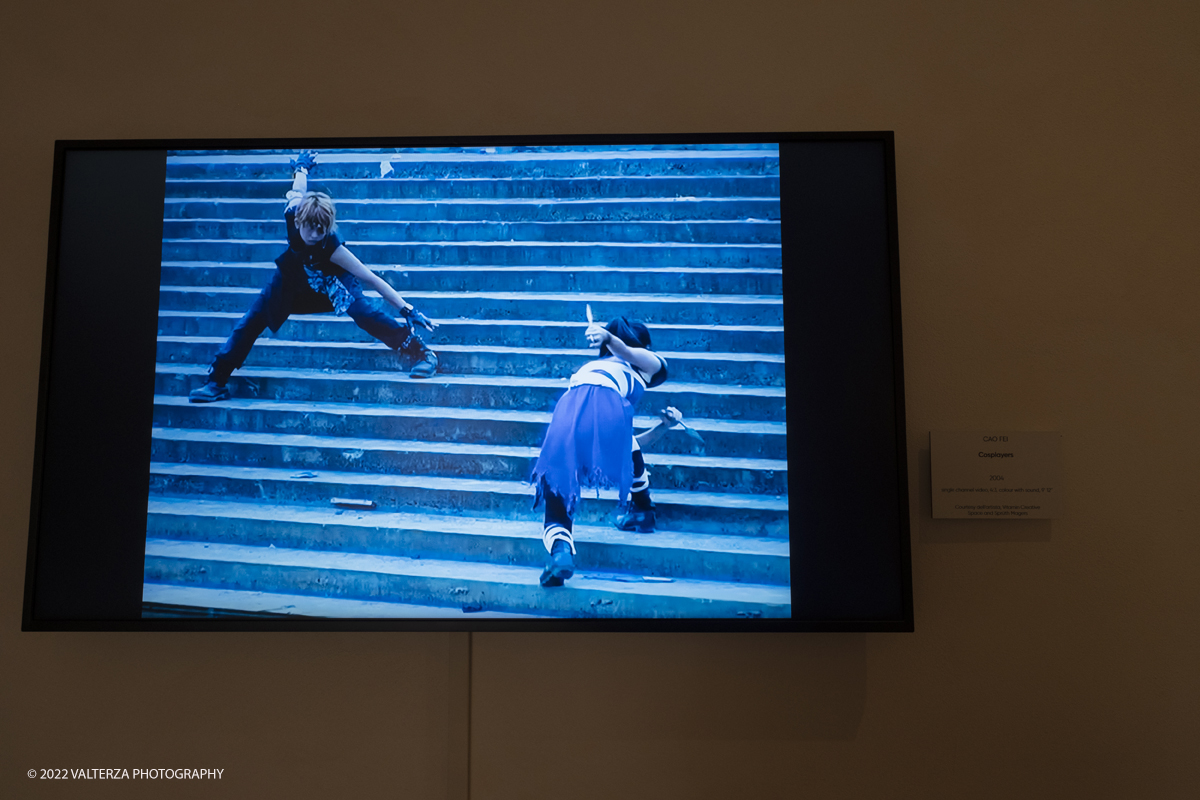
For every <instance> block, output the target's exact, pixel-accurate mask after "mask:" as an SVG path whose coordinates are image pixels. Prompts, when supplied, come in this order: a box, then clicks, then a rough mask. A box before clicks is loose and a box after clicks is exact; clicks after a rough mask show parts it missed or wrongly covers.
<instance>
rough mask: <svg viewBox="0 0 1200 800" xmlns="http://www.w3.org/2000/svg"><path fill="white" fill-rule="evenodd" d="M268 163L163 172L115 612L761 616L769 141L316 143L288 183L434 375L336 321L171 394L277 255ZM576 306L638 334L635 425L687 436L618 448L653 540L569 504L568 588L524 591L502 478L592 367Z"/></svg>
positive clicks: (772, 190) (520, 466) (776, 287)
mask: <svg viewBox="0 0 1200 800" xmlns="http://www.w3.org/2000/svg"><path fill="white" fill-rule="evenodd" d="M295 156H296V153H295V152H287V153H284V152H279V151H236V152H235V151H228V152H226V151H175V152H172V153H171V154H170V156H169V157H168V164H167V187H166V201H165V208H164V227H163V248H162V259H163V260H162V278H161V289H160V298H159V329H158V350H157V364H156V377H155V396H154V421H153V426H154V427H153V435H152V453H151V462H152V463H151V469H150V476H151V477H150V496H149V507H148V518H147V539H146V560H145V576H144V585H143V613H144V615H146V616H191V615H222V614H226V613H229V614H233V615H273V614H288V615H295V616H312V617H344V618H391V617H416V618H448V619H465V618H477V617H590V618H594V617H600V618H739V617H740V618H759V617H762V618H768V617H787V616H790V613H791V591H790V567H789V563H790V562H789V539H788V494H787V493H788V487H787V475H788V473H787V449H786V430H787V426H786V403H785V382H784V350H783V320H784V313H783V291H782V280H783V275H782V261H781V249H780V222H779V216H780V213H779V210H780V203H779V155H778V148H777V147H776V146H775V145H769V144H768V145H745V144H735V145H697V146H633V147H620V148H618V147H606V146H579V147H544V148H534V147H523V148H515V147H514V148H502V147H498V148H440V149H421V150H415V149H409V150H395V149H393V150H336V151H330V152H321V153H320V154H319V155H318V157H317V166H316V168H315V169H314V170H313V173H312V175H311V177H310V178H309V188H310V189H313V190H319V191H324V192H327V193H329V194H330V195H331V196H332V197H333V199H334V201H335V202H336V206H337V220H338V233H339V235H340V236H341V238H342V240H343V241H344V242H345V244H346V246H347V247H348V248H349V249H350V250H351V252H353V253H354V254H355V255H356V256H358V258H359V259H361V260H362V262H363V263H364V264H366V266H368V267H369V268H370V269H371V270H373V271H374V272H375V273H376V274H378V275H380V276H381V277H382V278H383V279H384V280H386V281H388V282H389V283H390V284H391V285H392V286H393V287H394V288H395V289H396V290H397V291H398V292H399V293H400V294H401V295H402V296H403V297H404V298H405V299H406V300H407V301H408V302H410V303H412V304H414V305H415V306H416V307H417V308H418V309H419V310H421V311H423V312H424V313H426V314H427V315H428V316H429V317H431V318H433V319H434V320H435V321H436V322H438V323H439V327H438V328H437V329H436V330H435V331H433V332H432V333H429V332H424V331H422V334H421V335H422V338H424V340H425V341H426V342H427V343H428V345H429V346H430V347H432V348H433V349H434V350H435V351H436V352H437V354H438V356H439V358H440V366H439V368H438V372H437V374H436V375H434V376H433V377H432V378H429V379H425V380H417V379H413V378H410V377H409V375H408V372H407V370H406V369H405V368H403V367H402V366H401V364H400V363H399V361H398V360H397V357H396V354H395V353H394V352H393V351H391V350H389V349H388V348H387V347H385V346H384V345H382V344H381V343H379V342H377V341H375V340H374V339H372V338H371V337H370V336H368V335H367V334H366V333H364V332H363V331H362V330H360V329H359V328H358V327H357V326H356V325H355V324H354V323H353V321H351V320H350V319H349V317H346V316H340V317H339V316H335V315H334V314H332V313H328V314H314V315H293V316H292V317H291V318H290V319H289V321H288V322H287V323H285V324H284V326H283V327H282V328H280V330H279V331H278V333H277V334H272V333H271V331H270V330H267V332H266V333H264V334H263V336H262V337H260V338H259V340H258V342H257V344H256V345H255V346H254V348H253V350H252V351H251V353H250V356H249V358H248V360H247V361H246V363H245V365H244V366H243V367H242V368H241V369H240V370H238V371H236V372H235V373H234V374H233V378H232V380H231V381H230V383H229V386H230V388H231V389H232V392H233V396H232V398H231V399H228V400H224V401H221V402H214V403H205V404H200V403H190V402H189V398H188V393H189V391H191V390H192V389H195V388H197V387H199V386H202V385H203V384H204V382H205V380H206V376H207V373H208V369H209V365H210V364H211V362H212V359H213V356H214V354H215V353H216V351H217V349H218V347H220V345H221V344H222V342H224V340H225V338H226V337H227V336H228V335H229V333H230V331H231V330H232V329H233V326H234V324H235V323H236V322H237V320H238V319H239V318H240V317H241V316H242V315H243V314H244V313H245V312H246V310H247V309H248V308H249V307H250V304H251V302H252V301H253V300H254V299H255V297H256V296H257V294H258V292H259V291H260V290H261V289H262V287H263V286H265V285H266V284H267V283H268V282H269V280H270V279H271V277H272V274H273V272H274V270H275V264H274V259H275V258H276V257H277V256H278V255H279V254H280V253H282V252H283V251H284V250H285V249H286V247H287V244H286V237H285V228H284V221H283V210H284V204H285V200H284V194H285V193H286V192H287V191H288V190H289V189H290V188H291V185H292V173H291V169H290V167H289V165H288V164H289V159H290V158H294V157H295ZM367 295H368V297H369V298H373V299H374V300H375V302H377V303H379V305H380V307H381V308H383V309H385V310H387V311H389V312H390V313H395V309H393V308H392V307H391V306H388V305H387V304H386V303H384V302H383V301H382V300H381V299H380V298H379V297H378V295H375V294H374V293H372V292H368V293H367ZM588 306H590V308H591V310H592V312H593V314H594V316H595V318H596V319H597V320H598V321H607V320H609V319H612V318H614V317H616V316H618V315H625V316H627V317H630V318H636V319H640V320H642V321H644V322H645V323H646V324H647V326H648V327H649V329H650V332H651V335H652V337H653V343H652V348H653V349H654V351H655V352H657V353H659V354H661V355H662V356H664V357H665V358H666V359H667V362H668V364H669V372H670V378H669V380H668V381H667V382H666V383H664V384H663V385H661V386H658V387H656V388H653V389H649V390H648V391H647V392H646V394H645V396H644V397H643V398H642V400H641V402H640V404H639V405H638V407H637V409H636V410H635V413H636V416H635V420H634V430H635V432H640V431H642V430H645V429H647V428H649V427H651V426H652V425H654V424H655V422H656V421H657V419H658V416H657V415H658V412H659V410H660V409H663V408H666V407H668V406H673V407H675V408H677V409H679V411H681V412H682V414H683V419H684V422H685V423H686V424H687V425H688V426H690V427H691V428H692V429H694V431H695V432H696V433H698V434H699V435H700V437H702V438H703V441H704V443H703V445H701V444H700V443H699V442H698V441H697V440H696V439H695V438H693V437H691V436H689V435H687V434H686V432H683V431H680V430H673V431H670V432H669V433H668V434H667V435H666V436H665V437H663V438H662V439H661V440H660V441H658V442H657V443H655V444H653V445H651V446H649V447H647V448H646V449H645V451H644V453H645V459H646V463H647V466H648V469H649V472H650V481H651V492H652V496H653V500H654V503H655V505H656V507H657V529H656V531H655V532H653V533H635V532H624V531H620V530H618V529H617V528H616V527H615V526H614V525H613V519H614V515H615V513H616V512H617V502H616V493H615V492H614V491H612V490H607V489H602V490H600V491H599V493H598V496H597V492H596V491H595V490H585V491H584V493H583V499H582V501H581V504H580V508H579V510H578V513H577V515H576V517H575V539H576V545H577V548H578V553H577V556H576V573H575V575H574V577H572V578H571V579H570V580H568V581H567V582H566V585H565V586H562V587H559V588H543V587H542V586H540V585H539V582H538V577H539V574H540V573H541V570H542V568H543V566H544V565H545V563H546V558H547V554H546V549H545V547H544V545H543V543H542V512H541V510H540V509H538V510H534V508H533V498H534V491H533V487H532V485H531V484H530V483H529V482H528V479H529V475H530V472H531V469H532V465H533V463H534V461H535V460H536V457H537V453H538V448H539V445H540V444H541V441H542V437H543V435H544V434H545V431H546V427H547V425H548V423H549V421H550V416H551V411H552V409H553V408H554V404H555V402H556V400H557V399H558V398H559V396H561V395H562V394H563V392H564V391H565V390H566V388H567V381H568V379H569V377H570V376H571V374H572V373H573V372H574V371H575V370H576V369H578V368H579V367H580V366H582V365H583V364H584V363H586V362H587V361H589V360H591V359H593V358H595V357H596V351H595V349H588V348H587V343H586V341H585V338H584V329H585V327H586V325H587V317H586V313H587V312H586V309H587V307H588ZM345 500H350V501H355V502H357V503H359V504H362V505H371V504H373V507H372V508H356V507H346V504H345V503H341V505H335V501H338V502H341V501H345ZM351 505H354V504H353V503H351Z"/></svg>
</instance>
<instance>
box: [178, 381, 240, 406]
mask: <svg viewBox="0 0 1200 800" xmlns="http://www.w3.org/2000/svg"><path fill="white" fill-rule="evenodd" d="M229 397H230V393H229V387H228V386H226V385H225V384H223V383H217V382H216V381H214V380H210V381H209V382H208V383H206V384H204V385H203V386H201V387H200V388H199V389H192V391H191V392H190V393H189V394H188V402H191V403H215V402H216V401H218V400H228V399H229Z"/></svg>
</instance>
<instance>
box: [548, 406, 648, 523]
mask: <svg viewBox="0 0 1200 800" xmlns="http://www.w3.org/2000/svg"><path fill="white" fill-rule="evenodd" d="M632 441H633V406H631V405H629V401H628V400H626V399H625V398H624V397H622V396H621V395H619V394H617V393H616V392H615V391H613V390H612V389H608V388H605V387H603V386H592V385H584V386H575V387H573V388H571V389H568V390H567V393H566V394H564V395H563V396H562V397H560V398H559V399H558V403H557V404H555V406H554V416H553V417H551V419H550V427H549V428H548V429H547V430H546V439H545V441H543V442H542V452H541V455H539V456H538V460H537V463H536V464H535V465H534V467H533V476H532V477H531V478H530V480H531V481H533V483H534V485H535V486H537V498H536V499H535V501H534V507H535V508H536V507H537V506H538V504H540V503H541V502H542V493H543V491H545V490H547V489H548V490H549V491H551V492H553V493H554V494H556V495H558V496H559V497H561V498H562V500H563V503H564V504H566V507H567V513H568V514H569V515H571V516H572V517H573V516H574V515H575V506H576V505H577V504H578V502H579V494H580V488H581V487H584V486H586V487H589V488H590V487H595V488H596V489H599V488H600V487H601V486H606V487H615V488H616V490H617V496H618V498H619V502H620V504H621V505H622V506H623V505H624V504H625V502H626V500H627V498H628V497H629V487H630V485H631V484H632V483H633V457H632V455H631V449H630V448H631V446H632Z"/></svg>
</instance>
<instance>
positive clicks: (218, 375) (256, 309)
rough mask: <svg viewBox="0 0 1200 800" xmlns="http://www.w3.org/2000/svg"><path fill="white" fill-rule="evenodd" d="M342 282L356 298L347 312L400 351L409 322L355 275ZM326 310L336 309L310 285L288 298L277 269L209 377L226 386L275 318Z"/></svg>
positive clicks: (407, 338) (407, 335)
mask: <svg viewBox="0 0 1200 800" xmlns="http://www.w3.org/2000/svg"><path fill="white" fill-rule="evenodd" d="M342 283H343V284H345V285H346V288H347V289H348V290H349V291H350V294H351V295H353V297H354V302H353V303H351V304H350V308H348V309H347V310H346V314H347V315H348V316H349V317H350V318H351V319H352V320H354V322H355V324H357V325H358V327H360V328H362V329H363V330H364V331H366V332H367V333H369V334H371V335H372V336H374V337H375V338H376V339H378V340H379V341H381V342H383V343H384V344H386V345H387V346H388V347H390V348H392V349H393V350H399V349H401V348H402V347H404V346H405V345H406V344H407V343H409V342H410V337H411V336H412V330H411V329H410V328H409V327H408V325H407V324H405V323H403V322H401V321H399V320H397V319H395V318H394V317H392V316H391V315H389V314H385V313H384V312H383V311H381V310H379V308H378V307H377V306H376V305H375V304H374V303H372V302H371V301H370V300H367V299H366V298H365V297H363V295H362V289H360V288H359V286H358V282H357V281H355V280H354V279H353V278H346V279H343V280H342ZM325 311H333V305H332V304H331V303H330V302H329V298H328V297H326V296H325V295H323V294H317V293H316V292H314V291H313V290H312V289H310V288H309V287H308V286H307V285H306V286H304V287H303V289H301V290H298V291H296V292H294V293H293V294H292V297H291V298H288V297H286V296H285V294H284V291H283V279H282V277H281V276H280V274H279V272H276V273H275V275H274V276H273V277H272V278H271V282H270V283H269V284H267V285H266V286H265V287H264V288H263V290H262V291H261V292H259V294H258V297H256V298H254V303H253V304H251V306H250V310H249V311H247V312H246V313H245V314H244V315H243V316H242V318H241V319H240V320H238V324H237V325H235V326H234V328H233V333H231V334H229V338H228V339H226V340H225V344H223V345H221V349H220V350H218V351H217V356H216V358H215V359H213V364H212V369H211V370H210V371H209V380H211V381H214V382H216V383H218V384H221V385H224V384H225V383H226V382H227V381H228V380H229V376H230V375H231V374H233V371H234V370H235V369H237V368H238V367H240V366H242V364H244V363H245V361H246V356H248V355H250V348H252V347H253V346H254V342H255V341H257V340H258V337H259V336H260V335H262V332H263V331H264V330H266V329H267V325H268V323H269V322H270V321H271V320H272V319H278V320H279V321H280V324H283V321H284V320H286V319H287V318H288V317H289V316H290V315H292V314H320V313H322V312H325ZM412 338H415V337H412Z"/></svg>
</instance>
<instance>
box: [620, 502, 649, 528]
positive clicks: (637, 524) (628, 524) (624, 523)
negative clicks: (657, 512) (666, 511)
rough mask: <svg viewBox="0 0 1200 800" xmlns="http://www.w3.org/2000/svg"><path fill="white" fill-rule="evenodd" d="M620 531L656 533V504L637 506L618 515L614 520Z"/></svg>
mask: <svg viewBox="0 0 1200 800" xmlns="http://www.w3.org/2000/svg"><path fill="white" fill-rule="evenodd" d="M613 524H614V525H616V526H617V530H619V531H636V532H638V533H654V506H650V507H649V508H637V507H636V506H635V507H633V508H631V509H629V510H628V511H626V512H625V513H624V514H619V515H617V518H616V519H614V520H613Z"/></svg>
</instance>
